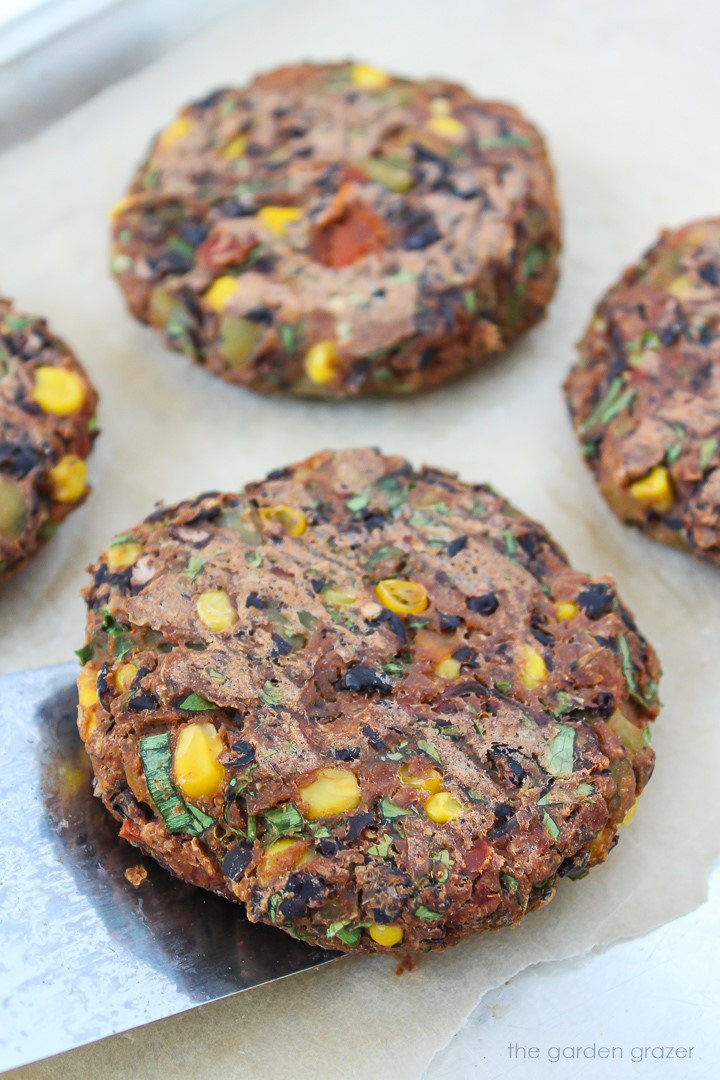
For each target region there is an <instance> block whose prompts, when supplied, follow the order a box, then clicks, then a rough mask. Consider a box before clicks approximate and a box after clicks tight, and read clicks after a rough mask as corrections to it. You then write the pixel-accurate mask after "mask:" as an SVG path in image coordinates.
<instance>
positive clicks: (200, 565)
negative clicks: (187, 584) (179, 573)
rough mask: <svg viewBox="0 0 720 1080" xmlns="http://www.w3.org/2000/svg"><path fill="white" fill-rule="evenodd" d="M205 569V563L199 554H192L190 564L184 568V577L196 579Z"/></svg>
mask: <svg viewBox="0 0 720 1080" xmlns="http://www.w3.org/2000/svg"><path fill="white" fill-rule="evenodd" d="M204 569H205V563H204V562H203V561H202V559H201V558H200V556H199V555H191V556H190V558H189V559H188V564H187V566H186V567H185V569H184V570H183V577H187V578H190V580H191V581H194V580H195V578H196V577H197V576H198V574H202V572H203V570H204Z"/></svg>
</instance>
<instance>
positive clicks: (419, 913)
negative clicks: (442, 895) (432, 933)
mask: <svg viewBox="0 0 720 1080" xmlns="http://www.w3.org/2000/svg"><path fill="white" fill-rule="evenodd" d="M413 914H414V915H415V917H416V918H418V919H442V915H441V914H440V912H438V911H431V910H430V908H426V907H425V905H424V904H420V906H419V907H416V908H415V911H414V912H413Z"/></svg>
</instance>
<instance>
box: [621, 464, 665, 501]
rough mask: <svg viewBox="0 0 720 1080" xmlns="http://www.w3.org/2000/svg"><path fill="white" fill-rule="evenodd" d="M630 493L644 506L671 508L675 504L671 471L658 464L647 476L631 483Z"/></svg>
mask: <svg viewBox="0 0 720 1080" xmlns="http://www.w3.org/2000/svg"><path fill="white" fill-rule="evenodd" d="M630 494H631V495H632V497H633V499H636V500H637V502H639V503H642V504H643V506H652V507H654V508H655V509H656V510H660V511H663V510H669V509H670V507H671V506H672V504H673V488H672V481H671V479H670V473H669V472H668V471H667V469H666V468H665V466H664V465H656V466H655V468H654V469H651V470H650V472H649V473H648V474H647V476H643V478H642V479H641V480H636V481H635V483H634V484H631V485H630Z"/></svg>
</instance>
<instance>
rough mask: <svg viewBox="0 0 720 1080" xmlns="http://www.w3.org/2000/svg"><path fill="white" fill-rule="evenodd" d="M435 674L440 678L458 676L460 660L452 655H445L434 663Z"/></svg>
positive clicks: (454, 677)
mask: <svg viewBox="0 0 720 1080" xmlns="http://www.w3.org/2000/svg"><path fill="white" fill-rule="evenodd" d="M435 674H436V675H439V676H440V678H441V679H458V678H459V677H460V661H459V660H456V659H455V657H454V656H446V657H445V659H444V660H441V661H440V663H439V664H436V665H435Z"/></svg>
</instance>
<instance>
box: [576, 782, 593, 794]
mask: <svg viewBox="0 0 720 1080" xmlns="http://www.w3.org/2000/svg"><path fill="white" fill-rule="evenodd" d="M575 794H576V795H594V794H595V788H594V787H593V786H592V784H585V783H582V784H578V786H577V787H576V788H575Z"/></svg>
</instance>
